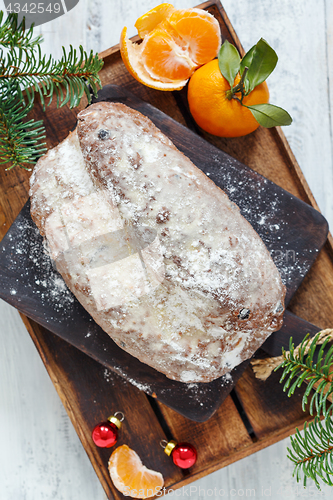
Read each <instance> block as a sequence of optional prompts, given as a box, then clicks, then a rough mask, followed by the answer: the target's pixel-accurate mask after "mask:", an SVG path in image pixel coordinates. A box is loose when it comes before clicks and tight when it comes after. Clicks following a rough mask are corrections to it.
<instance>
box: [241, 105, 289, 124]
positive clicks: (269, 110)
mask: <svg viewBox="0 0 333 500" xmlns="http://www.w3.org/2000/svg"><path fill="white" fill-rule="evenodd" d="M243 106H245V105H244V104H243ZM245 107H246V108H248V109H249V110H250V111H251V113H252V114H253V116H254V118H255V119H256V120H257V122H258V123H259V125H261V126H262V127H266V128H270V127H276V126H278V125H290V124H291V122H292V121H293V120H292V118H291V116H290V114H289V113H288V112H287V111H285V110H284V109H282V108H279V107H278V106H274V105H273V104H268V103H266V104H252V106H245Z"/></svg>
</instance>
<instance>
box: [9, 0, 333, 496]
mask: <svg viewBox="0 0 333 500" xmlns="http://www.w3.org/2000/svg"><path fill="white" fill-rule="evenodd" d="M157 3H160V2H158V0H147V1H139V0H108V1H105V0H104V1H103V0H80V2H79V4H78V5H77V6H76V7H75V8H74V9H73V10H72V11H71V12H69V13H67V14H66V15H65V16H63V17H61V18H59V19H56V20H55V21H52V22H50V23H48V24H45V25H43V26H41V27H39V28H36V32H37V33H42V34H43V35H44V38H45V42H44V51H45V52H46V53H52V55H53V56H54V57H55V58H57V57H60V56H61V46H62V45H64V46H65V47H68V46H69V44H72V45H73V46H76V47H77V46H78V45H79V44H82V45H83V46H84V47H85V49H86V50H90V49H93V50H95V51H102V50H104V49H107V48H108V47H110V46H112V45H115V44H116V43H118V40H119V35H120V31H121V29H122V27H123V26H124V25H126V26H127V27H128V29H129V35H130V36H132V35H134V34H135V29H134V22H135V20H136V19H137V17H138V16H139V15H141V14H142V13H144V12H146V11H147V10H149V9H150V8H152V7H154V6H155V5H156V4H157ZM222 3H223V6H224V7H225V9H226V11H227V13H228V15H229V17H230V19H231V22H232V24H233V26H234V28H235V29H236V32H237V34H238V36H239V37H240V39H241V41H242V43H243V46H244V47H245V49H249V48H250V47H251V46H252V45H253V44H254V43H256V42H257V41H258V40H259V38H260V37H263V38H265V39H266V40H267V41H268V42H269V43H270V44H271V45H272V46H273V48H274V49H275V50H276V52H277V54H278V56H279V63H278V66H277V68H276V70H275V72H274V74H273V75H272V76H271V77H270V78H269V80H268V84H269V88H270V93H271V102H272V103H274V104H277V105H279V106H282V107H284V108H285V109H287V110H288V111H289V112H290V114H291V115H292V116H293V119H294V121H293V124H292V125H291V126H290V127H285V129H284V132H285V135H286V136H287V139H288V141H289V143H290V145H291V147H292V149H293V152H294V154H295V156H296V158H297V160H298V162H299V164H300V166H301V168H302V170H303V172H304V174H305V177H306V179H307V181H308V183H309V185H310V187H311V189H312V191H313V193H314V196H315V198H316V200H317V202H318V204H319V206H320V208H321V210H322V212H323V214H324V215H325V216H326V218H327V219H328V221H329V223H330V225H332V223H333V196H332V191H333V159H332V148H333V141H332V116H331V108H332V105H333V38H332V37H333V1H332V0H275V1H272V0H237V1H234V0H224V1H223V2H222ZM174 5H175V6H176V7H178V8H185V7H191V6H193V0H175V1H174ZM0 9H3V0H0ZM0 345H1V349H0V450H1V451H0V500H42V499H43V500H51V499H56V500H103V499H105V494H104V492H103V490H102V487H101V485H100V483H99V481H98V480H97V477H96V475H95V472H94V470H93V468H92V466H91V464H90V462H89V460H88V458H87V456H86V454H85V451H84V449H83V448H82V446H81V443H80V441H79V439H78V437H77V435H76V433H75V431H74V430H73V428H72V426H71V423H70V421H69V419H68V417H67V414H66V412H65V410H64V408H63V407H62V404H61V402H60V400H59V398H58V396H57V394H56V391H55V389H54V387H53V385H52V383H51V381H50V380H49V378H48V375H47V373H46V370H45V369H44V366H43V363H42V361H41V360H40V358H39V355H38V354H37V351H36V350H35V347H34V345H33V343H32V341H31V339H30V337H29V335H28V334H27V332H26V330H25V328H24V326H23V324H22V322H21V319H20V317H19V315H18V313H17V311H15V310H14V309H12V308H11V307H10V306H8V305H7V304H5V303H3V302H2V303H0ZM281 390H282V389H281ZM129 418H130V417H129ZM288 443H289V439H286V440H284V441H281V442H280V443H278V444H275V445H273V446H271V447H269V448H267V449H265V450H262V451H260V452H258V453H256V454H254V455H252V456H250V457H248V458H245V459H243V460H241V461H240V462H237V463H235V464H233V465H230V466H229V467H227V468H225V469H222V470H220V471H218V472H215V473H214V474H212V475H210V476H208V477H206V478H204V479H201V480H199V481H197V482H195V483H193V484H192V485H191V486H188V487H187V488H186V489H185V490H180V492H179V494H180V496H187V495H189V496H191V498H193V499H198V498H201V497H206V496H209V495H210V492H209V491H207V489H208V488H210V489H213V490H214V488H217V490H215V493H214V494H213V495H212V496H211V497H212V498H222V496H221V495H219V493H218V491H219V490H220V489H221V488H223V489H224V490H225V495H224V498H227V497H228V498H229V497H233V498H244V497H246V498H247V497H263V498H264V497H269V498H271V499H273V500H275V499H283V498H288V499H290V500H294V499H296V498H299V497H300V496H302V497H303V498H313V497H315V498H316V497H317V496H319V495H320V493H319V492H317V490H316V489H315V487H314V486H311V488H310V487H308V488H307V490H305V491H304V490H303V488H302V486H301V485H298V486H297V484H296V481H295V479H293V478H292V477H291V475H292V470H293V466H292V464H291V462H290V461H289V460H288V459H287V458H286V447H287V445H288ZM310 484H311V483H309V485H310ZM332 494H333V490H332V489H330V488H329V487H324V488H323V491H322V492H321V495H320V498H325V499H326V498H327V499H328V498H331V497H332Z"/></svg>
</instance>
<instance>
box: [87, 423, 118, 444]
mask: <svg viewBox="0 0 333 500" xmlns="http://www.w3.org/2000/svg"><path fill="white" fill-rule="evenodd" d="M91 436H92V438H93V441H94V443H95V445H96V446H99V447H100V448H111V446H113V445H114V444H116V442H117V439H118V429H117V427H116V426H115V424H112V423H111V422H101V423H100V424H97V425H96V427H94V430H93V431H92V434H91Z"/></svg>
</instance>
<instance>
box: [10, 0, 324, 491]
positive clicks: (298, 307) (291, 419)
mask: <svg viewBox="0 0 333 500" xmlns="http://www.w3.org/2000/svg"><path fill="white" fill-rule="evenodd" d="M200 7H201V8H205V9H207V10H208V11H209V12H210V13H212V14H213V15H214V16H215V17H216V18H217V19H218V20H219V22H220V25H221V30H222V35H223V37H224V38H227V39H228V40H229V41H230V42H232V43H234V44H235V45H236V46H237V47H238V48H239V50H240V51H241V52H243V51H242V47H241V45H240V42H239V40H238V38H237V36H236V34H235V32H234V30H233V28H232V26H231V24H230V22H229V20H228V18H227V16H226V13H225V11H224V10H223V8H222V6H221V4H220V3H219V2H217V1H216V2H206V3H205V4H202V5H201V6H200ZM101 57H103V59H104V68H103V70H102V72H101V79H102V83H103V85H106V84H109V83H115V84H118V85H121V86H123V87H124V88H126V89H129V90H130V91H132V92H133V93H134V94H136V95H137V96H138V97H140V98H142V99H143V100H145V101H147V102H150V103H151V104H153V105H154V106H155V107H157V108H159V109H161V110H162V111H164V112H165V113H167V114H168V115H169V116H171V117H172V118H174V119H175V120H177V121H179V122H180V123H182V124H183V125H187V126H188V127H189V128H191V129H192V130H196V131H197V132H198V133H200V134H201V132H199V131H198V130H197V129H196V126H195V124H194V123H193V121H192V119H191V117H190V115H189V113H188V110H187V106H186V90H184V91H181V92H175V93H170V92H159V91H154V90H152V89H149V88H147V87H144V86H141V85H140V84H138V83H137V82H136V81H135V80H134V79H133V78H132V77H131V76H130V75H129V74H128V72H127V70H126V69H125V67H124V65H123V63H122V61H121V58H120V54H119V47H114V48H112V49H109V50H108V51H105V52H103V53H102V54H101ZM84 106H85V103H82V107H84ZM76 111H77V110H69V109H68V108H66V107H64V108H61V109H60V110H58V109H56V108H55V107H54V106H53V105H51V106H50V107H49V108H47V110H46V113H45V114H43V112H42V110H41V108H40V107H39V106H38V105H36V106H35V108H34V114H35V116H36V118H37V117H38V118H41V117H43V119H44V123H45V125H46V128H47V140H48V147H53V146H55V145H56V144H58V143H59V141H61V140H63V139H64V138H65V137H66V135H67V133H68V130H70V129H72V128H74V126H75V123H76ZM202 135H203V136H204V137H205V138H206V139H207V140H208V141H209V142H211V143H213V144H215V145H216V146H217V147H219V148H220V149H222V150H223V151H225V152H227V153H229V154H230V155H231V156H233V157H234V158H236V159H238V160H239V161H241V162H242V163H244V164H246V165H248V166H249V167H251V168H252V169H254V170H255V171H257V172H259V173H260V174H262V175H264V176H265V177H267V178H268V179H270V180H272V181H273V182H275V183H276V184H278V185H279V186H281V187H283V188H284V189H286V190H287V191H289V192H290V193H291V194H293V195H294V196H296V197H298V198H299V199H301V200H303V201H304V202H305V203H308V204H309V205H312V206H313V207H314V208H316V209H317V208H318V207H317V205H316V202H315V200H314V199H313V196H312V194H311V192H310V190H309V187H308V185H307V183H306V181H305V179H304V177H303V175H302V172H301V170H300V168H299V166H298V165H297V163H296V161H295V158H294V156H293V154H292V152H291V150H290V148H289V146H288V144H287V142H286V140H285V137H284V135H283V133H282V132H281V130H280V129H279V128H276V129H262V128H259V129H258V130H257V131H256V132H254V133H253V134H251V135H249V136H246V137H243V138H238V139H220V138H216V137H213V136H210V135H208V134H202ZM0 175H1V182H0V193H1V196H0V224H1V226H0V227H1V233H0V237H2V236H4V234H5V233H6V232H7V230H8V228H9V226H10V225H11V223H12V222H13V221H14V219H15V218H16V217H17V215H18V214H19V212H20V210H21V209H22V207H23V205H24V204H25V203H26V201H27V199H28V179H29V173H28V172H25V171H23V170H18V169H17V170H14V171H12V172H5V171H4V170H3V169H1V171H0ZM332 297H333V246H332V238H331V236H330V235H329V237H328V241H327V243H326V244H325V246H324V248H323V249H322V251H321V252H320V254H319V256H318V258H317V259H316V261H315V263H314V265H313V266H312V268H311V270H310V271H309V273H308V274H307V276H306V277H305V279H304V281H303V282H302V284H301V286H300V288H299V289H298V291H297V292H296V294H295V295H294V297H293V299H292V300H291V302H290V304H289V309H290V311H291V312H292V313H294V314H296V315H297V316H299V317H301V318H303V319H304V320H307V321H310V322H311V323H313V324H314V325H317V326H318V328H326V327H330V326H332V315H333V313H332V308H331V303H332ZM290 318H291V322H292V319H293V316H292V315H291V316H290ZM23 321H24V322H25V324H26V326H27V329H28V331H29V333H30V335H31V337H32V339H33V340H34V342H35V344H36V347H37V349H38V351H39V353H40V355H41V357H42V360H43V362H44V364H45V366H46V368H47V370H48V373H49V375H50V377H51V379H52V381H53V383H54V385H55V387H56V389H57V391H58V394H59V396H60V397H61V399H62V401H63V404H64V406H65V408H66V410H67V412H68V414H69V416H70V418H71V420H72V423H73V425H74V427H75V429H76V431H77V433H78V435H79V437H80V439H81V441H82V444H83V446H84V448H85V450H86V452H87V454H88V456H89V458H90V460H91V462H92V464H93V466H94V468H95V471H96V473H97V475H98V477H99V479H100V481H101V483H102V485H103V487H104V489H105V491H106V494H107V496H108V498H119V499H120V498H123V496H122V495H121V494H120V493H119V492H118V491H116V490H115V488H114V487H113V485H112V482H111V480H110V478H109V476H108V472H107V460H108V458H109V455H110V450H108V451H107V450H100V449H97V448H96V447H95V446H94V444H93V443H92V440H91V437H90V432H91V429H92V427H93V426H94V425H95V424H96V423H97V422H98V421H99V420H104V419H105V418H106V416H108V415H109V414H110V413H112V412H114V411H117V410H121V411H123V412H124V413H125V414H126V417H127V418H126V425H124V426H123V428H122V432H121V433H120V439H119V444H122V443H127V444H128V445H129V446H131V447H132V448H133V449H135V450H136V451H137V452H138V453H139V455H140V457H141V458H142V460H143V462H144V464H145V465H146V466H148V467H151V468H153V469H155V470H160V471H161V472H162V473H163V475H164V478H165V484H166V487H168V488H169V487H172V488H178V487H181V486H182V485H185V484H188V483H189V482H191V481H193V480H195V479H198V478H200V477H202V476H205V475H207V474H209V473H210V472H213V471H214V470H217V469H219V468H221V467H223V466H225V465H228V464H230V463H232V462H234V461H236V460H238V459H240V458H242V457H244V456H246V455H250V454H252V453H254V452H255V451H258V450H260V449H262V448H263V447H265V446H268V445H270V444H272V443H274V442H276V441H278V440H280V439H282V438H283V437H285V436H287V435H288V434H290V433H291V432H293V431H294V429H295V427H296V426H301V425H302V424H303V422H304V421H305V420H306V419H308V418H309V416H308V415H307V414H306V413H303V412H302V410H301V405H300V403H299V401H298V399H299V398H297V397H294V398H290V399H289V398H288V397H287V396H286V395H285V394H284V393H283V392H282V387H281V386H280V384H279V383H278V379H279V376H280V375H279V373H275V374H273V375H272V376H271V377H270V378H269V379H268V380H267V381H266V382H265V383H263V382H260V381H258V380H256V379H255V378H254V376H253V372H252V370H251V368H250V367H249V368H247V370H246V371H245V372H244V374H243V375H242V377H241V378H240V380H239V382H238V384H237V385H236V388H235V390H234V391H233V392H232V393H231V395H230V396H228V397H227V398H226V400H225V401H224V403H223V405H222V406H221V407H220V408H219V409H218V410H217V411H216V412H215V413H214V415H213V416H212V417H211V418H210V419H209V420H208V421H207V422H204V423H195V422H192V421H189V420H188V419H187V418H185V417H183V416H180V415H179V414H178V413H176V412H175V411H173V410H171V409H170V408H168V407H167V406H165V405H163V404H161V403H159V402H157V401H156V399H154V398H151V397H147V396H146V395H145V393H144V392H142V391H140V390H138V389H136V388H135V387H133V386H132V385H131V384H127V383H125V382H124V381H123V379H122V378H120V377H118V376H117V375H115V374H113V373H110V372H108V371H107V372H105V367H103V366H102V365H100V364H99V363H97V362H96V361H94V360H93V359H91V358H90V357H88V356H87V355H85V354H84V353H82V352H80V351H79V350H77V349H76V348H74V347H72V346H70V345H69V344H68V343H67V342H65V341H64V340H62V339H60V338H59V337H58V336H56V335H54V334H52V333H51V332H49V331H48V330H46V329H45V328H43V327H40V326H39V325H38V324H36V323H35V322H34V321H31V320H28V319H27V318H26V317H25V316H23ZM305 325H306V323H305ZM306 327H307V325H306ZM312 328H313V329H314V330H315V327H312ZM278 347H279V346H274V345H273V346H270V348H271V349H273V350H275V349H278ZM36 418H38V416H36ZM171 436H172V437H173V438H174V439H176V440H179V441H180V440H181V441H186V440H187V441H190V442H192V443H193V444H194V445H195V446H196V447H197V449H198V453H199V457H198V461H197V463H196V464H195V466H193V468H191V469H190V470H189V471H181V470H180V469H178V468H177V467H175V466H174V465H173V463H172V461H171V460H170V459H169V458H168V457H167V456H166V455H165V454H164V453H163V451H162V450H161V449H160V447H159V442H160V440H161V439H165V438H169V437H171Z"/></svg>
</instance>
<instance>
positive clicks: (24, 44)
mask: <svg viewBox="0 0 333 500" xmlns="http://www.w3.org/2000/svg"><path fill="white" fill-rule="evenodd" d="M3 16H4V13H3V11H0V46H2V47H5V48H7V49H14V48H18V49H22V50H24V51H29V52H31V51H33V50H35V48H36V47H37V46H38V45H39V44H40V43H41V42H42V41H43V37H42V36H41V35H38V36H37V37H36V38H33V26H31V27H30V28H29V29H28V30H26V27H25V19H24V18H23V19H22V21H21V23H20V24H18V15H17V14H9V15H8V17H7V18H6V19H5V21H4V22H3Z"/></svg>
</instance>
